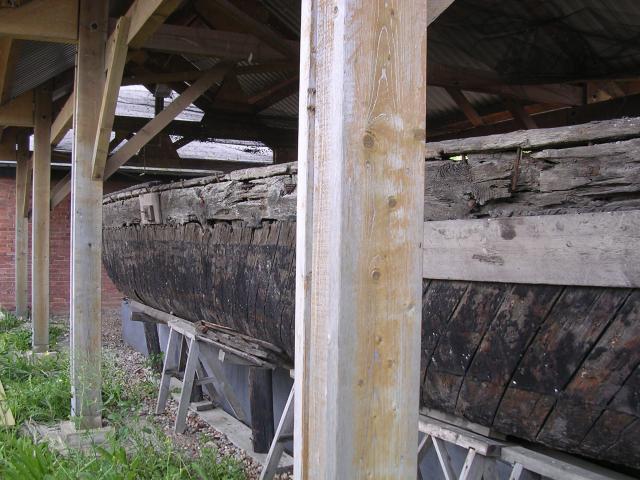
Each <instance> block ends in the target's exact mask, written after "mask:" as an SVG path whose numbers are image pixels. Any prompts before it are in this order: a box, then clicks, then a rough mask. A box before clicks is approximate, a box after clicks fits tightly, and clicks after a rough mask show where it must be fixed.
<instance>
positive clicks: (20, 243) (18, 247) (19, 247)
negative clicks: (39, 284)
mask: <svg viewBox="0 0 640 480" xmlns="http://www.w3.org/2000/svg"><path fill="white" fill-rule="evenodd" d="M16 143H17V145H18V152H17V165H16V238H15V268H16V272H15V280H16V286H15V289H16V315H17V316H18V317H26V316H27V303H28V297H29V262H28V260H29V259H28V255H29V219H28V218H27V210H28V208H29V207H28V203H29V201H28V200H29V198H30V195H29V193H30V189H29V171H30V167H29V136H28V135H27V134H26V133H20V134H18V136H17V137H16Z"/></svg>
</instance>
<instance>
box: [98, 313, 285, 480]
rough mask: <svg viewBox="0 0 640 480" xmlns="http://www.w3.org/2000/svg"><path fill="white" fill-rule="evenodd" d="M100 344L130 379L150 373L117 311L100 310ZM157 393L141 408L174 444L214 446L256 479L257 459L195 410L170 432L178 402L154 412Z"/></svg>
mask: <svg viewBox="0 0 640 480" xmlns="http://www.w3.org/2000/svg"><path fill="white" fill-rule="evenodd" d="M102 332H103V333H102V345H103V348H104V349H105V354H107V355H112V356H113V358H114V359H115V362H116V365H118V366H119V367H120V368H121V369H122V370H123V371H124V372H125V374H126V376H127V378H131V380H132V383H136V382H141V381H143V380H145V379H148V378H149V377H150V376H153V375H154V374H153V373H152V371H151V369H150V368H149V367H148V366H147V363H146V362H145V360H146V359H145V357H144V356H143V355H142V354H141V353H139V352H136V351H135V350H133V349H131V348H130V347H128V346H127V345H125V344H124V342H123V341H122V335H121V323H120V313H119V311H114V312H103V314H102ZM155 402H156V397H155V396H151V397H149V398H147V399H145V401H144V406H143V409H142V412H141V415H142V416H146V417H147V420H150V421H151V422H153V423H154V424H156V425H158V426H159V427H161V428H162V430H163V431H164V433H165V434H166V435H168V436H169V437H170V438H171V439H172V440H173V442H174V443H175V445H177V446H179V447H180V448H183V449H184V450H186V451H188V452H189V453H190V454H192V455H197V454H198V452H199V451H200V449H201V448H203V447H207V448H216V449H217V450H218V452H220V454H221V455H225V456H232V457H235V458H236V459H237V460H239V461H240V462H241V463H242V465H243V466H244V469H245V472H246V474H247V479H251V480H253V479H257V478H258V477H259V475H260V472H261V470H262V466H261V465H260V464H258V463H256V462H255V461H254V460H253V459H252V458H251V457H250V456H248V455H247V454H246V452H245V451H244V450H242V449H239V448H237V447H236V446H235V445H233V444H232V443H231V442H230V441H229V440H228V439H227V437H226V436H225V435H224V434H222V433H220V432H218V431H217V430H216V429H215V428H213V427H211V426H210V425H209V424H207V423H206V422H204V421H203V420H201V419H200V418H199V417H198V415H197V414H195V413H193V412H189V414H188V416H187V429H186V430H185V433H184V434H176V433H174V432H173V424H174V421H175V413H176V409H177V403H176V402H175V401H174V400H169V402H168V404H167V409H166V411H165V413H163V414H162V415H155V414H154V413H153V411H154V409H155ZM275 478H276V479H281V480H284V479H292V478H293V475H292V474H290V473H284V474H280V475H276V477H275Z"/></svg>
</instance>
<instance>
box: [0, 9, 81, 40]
mask: <svg viewBox="0 0 640 480" xmlns="http://www.w3.org/2000/svg"><path fill="white" fill-rule="evenodd" d="M0 36H7V37H12V38H18V39H22V40H37V41H40V42H58V43H76V42H77V41H78V0H32V1H30V2H28V3H25V4H23V5H21V6H20V7H18V8H2V9H0Z"/></svg>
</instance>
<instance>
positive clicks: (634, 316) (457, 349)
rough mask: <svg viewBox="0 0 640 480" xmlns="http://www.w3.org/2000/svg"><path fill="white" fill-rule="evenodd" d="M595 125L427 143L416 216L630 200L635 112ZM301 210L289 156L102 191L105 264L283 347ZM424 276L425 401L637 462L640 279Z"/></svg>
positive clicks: (562, 208)
mask: <svg viewBox="0 0 640 480" xmlns="http://www.w3.org/2000/svg"><path fill="white" fill-rule="evenodd" d="M602 128H603V127H602V126H601V125H600V126H594V128H592V129H588V128H587V129H584V128H583V131H582V133H581V134H580V135H579V136H577V137H576V136H575V135H577V134H575V132H574V134H575V135H574V136H573V137H572V136H571V135H569V136H567V135H564V134H561V133H557V132H556V133H554V132H544V131H541V132H543V133H546V135H547V136H546V137H545V138H546V140H545V139H543V137H544V135H542V134H541V135H542V136H540V138H538V137H536V138H538V140H536V141H533V140H531V138H530V137H531V135H532V134H529V136H528V137H527V139H528V140H527V141H526V142H524V141H521V142H520V143H518V145H524V146H525V147H526V148H527V149H528V150H527V151H524V152H523V151H522V150H519V151H518V152H516V150H515V146H514V145H515V144H513V145H512V144H510V143H509V142H508V141H506V140H508V139H502V143H500V144H499V145H506V147H504V148H508V149H510V151H496V150H500V149H503V148H502V147H500V148H497V147H496V146H495V145H492V144H491V142H490V141H489V140H488V139H486V140H485V142H484V143H483V144H482V145H490V147H487V148H483V147H482V146H481V147H476V148H475V151H476V153H466V154H465V155H464V157H463V158H462V159H460V158H458V159H454V160H450V159H447V158H440V154H441V153H443V152H444V153H445V154H451V153H454V154H455V153H458V152H459V151H461V150H463V149H458V150H457V151H456V150H452V151H448V150H447V149H448V148H449V147H447V146H446V145H444V144H442V145H432V146H431V148H430V151H431V152H432V154H431V157H432V158H429V159H428V161H427V162H426V177H427V186H426V190H425V221H431V220H447V219H460V218H482V217H509V216H528V215H557V214H564V213H579V212H593V211H618V210H634V209H635V210H638V209H640V182H639V181H638V180H640V139H634V138H632V139H629V138H628V137H629V136H631V137H633V136H634V135H627V134H626V133H625V132H628V131H635V132H637V133H636V134H635V136H638V137H640V129H639V128H637V121H636V128H635V130H634V129H631V130H629V129H626V130H625V129H624V128H621V127H620V125H618V126H617V127H615V126H614V127H612V128H614V130H613V131H614V132H616V133H614V134H610V135H609V137H613V138H616V137H623V138H625V140H624V141H619V142H615V143H614V142H613V141H612V138H609V137H607V138H602V135H603V133H602V132H603V130H602ZM536 135H537V133H536ZM563 135H564V136H563ZM598 135H600V137H598V141H600V142H605V143H600V144H595V145H586V141H587V140H590V139H593V138H594V137H597V136H598ZM527 142H528V143H527ZM557 144H562V145H561V146H562V148H552V147H555V146H557ZM449 150H451V149H449ZM469 150H471V151H473V149H469V148H468V149H467V151H469ZM483 150H484V151H483ZM487 150H488V151H487ZM295 205H296V165H295V164H283V165H274V166H269V167H264V168H253V169H248V170H242V171H236V172H232V173H230V174H227V175H218V176H212V177H207V178H200V179H195V180H189V181H184V182H179V183H173V184H168V185H145V186H140V187H136V188H133V189H129V190H125V191H121V192H117V193H114V194H111V195H108V196H106V197H105V199H104V230H103V242H104V254H103V256H104V264H105V266H106V268H107V271H108V273H109V275H110V277H111V278H112V280H113V281H114V283H115V284H116V285H117V286H118V288H119V289H120V290H121V291H122V292H123V293H125V294H126V295H127V296H129V297H130V298H132V299H135V300H137V301H139V302H142V303H144V304H146V305H149V306H151V307H154V308H157V309H160V310H163V311H165V312H172V313H174V314H175V315H177V316H180V317H183V318H186V319H190V320H192V321H197V320H201V319H204V320H207V321H211V322H214V323H217V324H220V325H224V326H227V327H231V328H233V329H236V330H238V331H239V332H242V333H244V334H247V335H250V336H253V337H256V338H259V339H262V340H266V341H268V342H271V343H273V344H274V345H276V346H278V347H280V348H282V349H283V350H284V351H285V352H286V353H287V354H288V355H289V356H290V357H291V358H293V348H294V336H293V331H294V272H295ZM636 268H640V266H636ZM423 287H424V288H423V292H424V295H423V324H422V352H423V353H422V366H421V370H422V372H421V375H422V377H421V378H422V394H421V399H422V406H423V407H426V408H432V409H437V410H439V411H443V412H447V413H449V414H453V415H457V416H460V417H464V418H466V419H467V420H470V421H472V422H475V423H477V424H480V425H483V426H486V427H490V428H492V429H494V430H495V431H497V432H500V433H502V434H505V435H510V436H514V437H517V438H519V439H523V440H526V441H530V442H535V443H539V444H543V445H546V446H549V447H551V448H555V449H560V450H564V451H568V452H572V453H576V454H580V455H583V456H587V457H590V458H592V459H598V460H603V461H606V462H609V463H613V464H621V465H626V466H629V467H632V468H640V290H638V289H629V288H627V289H625V288H603V287H576V286H563V285H533V284H531V285H529V284H510V283H482V282H467V281H448V280H429V279H425V280H424V283H423Z"/></svg>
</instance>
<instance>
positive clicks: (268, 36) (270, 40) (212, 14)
mask: <svg viewBox="0 0 640 480" xmlns="http://www.w3.org/2000/svg"><path fill="white" fill-rule="evenodd" d="M195 8H196V10H197V11H198V13H199V14H200V15H202V17H204V19H205V20H207V21H210V20H213V19H215V18H216V17H218V16H220V13H222V14H223V15H224V16H225V17H227V18H229V19H231V20H232V21H233V22H234V23H236V24H237V25H240V26H241V27H242V28H243V29H244V30H245V31H246V32H247V33H250V34H252V35H254V36H255V37H257V38H259V39H260V40H262V41H263V42H264V43H265V44H267V45H269V46H270V47H271V48H273V49H274V50H276V51H278V52H280V53H281V54H282V55H284V56H285V57H290V58H298V48H297V47H296V46H293V45H291V44H290V43H289V42H288V41H287V39H285V38H283V37H282V36H281V35H280V34H278V33H276V32H275V31H274V30H272V29H271V28H270V27H269V26H268V25H266V24H264V23H262V22H260V21H258V20H256V19H255V18H253V17H251V16H250V15H248V14H247V13H246V12H244V11H243V10H242V9H240V8H238V7H237V6H236V5H234V4H233V3H232V2H230V1H229V0H206V1H204V0H197V1H196V2H195ZM210 23H213V22H210Z"/></svg>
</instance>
